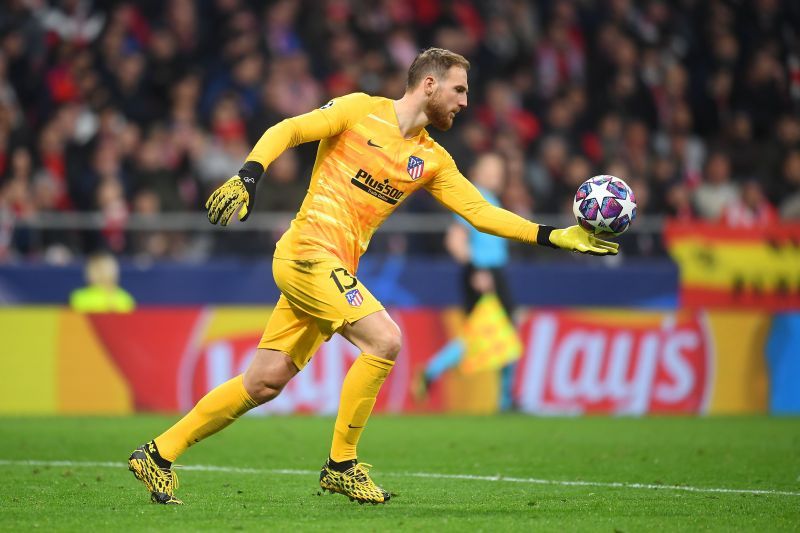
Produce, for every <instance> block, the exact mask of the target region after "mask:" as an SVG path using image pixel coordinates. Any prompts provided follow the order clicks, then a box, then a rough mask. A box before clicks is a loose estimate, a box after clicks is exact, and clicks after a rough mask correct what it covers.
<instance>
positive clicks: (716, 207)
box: [693, 152, 739, 221]
mask: <svg viewBox="0 0 800 533" xmlns="http://www.w3.org/2000/svg"><path fill="white" fill-rule="evenodd" d="M693 195H694V203H695V206H696V208H697V212H698V214H699V215H700V216H701V217H702V218H703V219H705V220H709V221H716V220H719V219H720V217H721V216H722V211H723V209H725V206H726V205H728V204H731V203H733V202H735V201H736V200H737V199H738V198H739V188H738V187H737V186H736V184H735V183H733V182H732V180H731V163H730V159H729V158H728V155H727V154H726V153H724V152H713V153H712V154H711V155H710V156H709V158H708V161H707V162H706V168H705V175H704V176H703V181H702V183H700V185H699V186H698V187H697V188H696V189H695V190H694V193H693Z"/></svg>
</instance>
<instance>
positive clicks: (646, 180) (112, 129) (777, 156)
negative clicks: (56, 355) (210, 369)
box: [0, 0, 800, 261]
mask: <svg viewBox="0 0 800 533" xmlns="http://www.w3.org/2000/svg"><path fill="white" fill-rule="evenodd" d="M428 46H440V47H444V48H448V49H450V50H453V51H456V52H459V53H461V54H463V55H465V56H466V57H467V58H468V59H469V60H470V61H471V62H472V69H471V72H470V106H469V108H468V110H467V111H466V112H465V113H463V114H461V115H460V116H459V117H458V119H457V120H456V123H455V126H454V127H453V129H452V130H450V131H448V132H444V133H439V132H436V131H431V133H432V135H433V136H434V137H435V138H436V139H437V140H439V141H440V142H441V143H442V144H443V145H444V146H445V147H446V148H447V149H448V150H449V151H450V152H451V154H452V155H453V157H454V158H455V160H456V162H457V163H458V164H459V166H460V167H461V168H462V170H463V171H464V172H465V173H466V172H467V170H468V169H469V167H470V165H471V163H472V161H473V160H474V158H475V156H476V154H480V153H482V152H486V151H490V150H492V151H496V152H499V153H500V154H502V155H503V157H504V158H505V160H506V163H507V184H506V187H505V194H504V195H503V198H502V200H503V202H504V205H505V206H506V207H507V208H509V209H511V210H513V211H515V212H517V213H519V214H521V215H523V216H526V217H530V218H533V219H536V216H537V215H541V214H552V213H568V212H571V202H572V196H573V194H574V191H575V190H576V188H577V185H578V184H580V183H581V182H582V181H583V180H585V179H586V178H587V177H590V176H592V175H595V174H613V175H616V176H620V177H623V178H624V179H626V180H627V181H628V183H629V184H630V185H631V186H632V187H633V189H634V191H635V192H636V195H637V200H638V203H639V213H640V216H641V215H645V216H646V215H658V216H669V217H678V218H681V219H685V220H694V219H705V220H711V221H720V222H722V223H725V224H730V225H736V226H754V225H760V224H769V223H772V222H773V221H775V220H777V219H779V218H800V118H798V117H800V2H795V1H793V0H783V1H782V0H740V1H723V0H707V1H706V0H703V1H701V0H670V1H668V0H642V1H633V0H550V1H540V2H533V1H523V0H491V1H490V0H486V1H482V0H274V1H246V0H200V1H191V0H163V1H162V0H145V1H136V2H133V1H99V0H98V1H92V0H51V1H45V0H6V1H5V2H3V5H2V7H0V261H1V260H9V259H13V258H16V257H26V256H31V255H35V254H38V253H41V252H42V249H43V247H47V246H51V245H52V246H59V245H60V246H62V247H66V248H67V249H69V250H71V251H72V252H73V253H75V252H78V253H80V252H87V251H89V250H88V249H89V248H96V247H105V248H109V249H111V250H112V251H115V252H118V253H143V254H147V255H149V256H152V257H180V256H181V254H185V253H188V252H187V247H188V245H187V239H186V238H185V237H181V236H180V235H159V234H155V233H152V234H149V235H142V236H138V237H136V236H134V237H132V236H131V235H130V234H129V233H128V232H126V231H125V229H124V228H125V221H126V220H127V219H128V217H129V216H130V215H131V214H132V213H136V214H142V215H149V214H154V213H160V212H189V211H200V210H202V208H203V203H204V201H205V199H206V197H207V196H208V194H209V193H210V191H211V190H213V188H215V187H216V186H217V185H218V184H219V183H221V182H222V181H223V180H225V179H226V178H227V177H229V176H230V175H232V174H234V173H235V172H236V171H237V170H238V169H239V167H240V165H241V163H242V162H243V161H244V158H245V157H246V155H247V153H248V152H249V150H250V148H251V146H252V145H253V144H254V143H255V142H256V141H257V140H258V138H259V137H260V136H261V134H262V133H263V131H264V130H265V129H267V128H268V127H269V126H271V125H272V124H275V123H276V122H278V121H280V120H281V119H282V118H284V117H288V116H293V115H297V114H300V113H304V112H306V111H309V110H311V109H313V108H315V107H318V106H320V105H321V104H323V103H324V102H326V101H327V100H328V99H329V98H331V97H335V96H338V95H342V94H346V93H350V92H353V91H364V92H367V93H370V94H376V95H384V96H387V97H391V98H398V97H399V96H401V95H402V93H403V91H404V88H405V74H406V69H407V67H408V66H409V64H410V63H411V61H412V60H413V58H414V57H415V55H416V54H417V53H418V52H419V51H420V50H421V49H423V48H426V47H428ZM314 154H315V146H303V147H300V148H298V149H295V150H291V151H288V152H287V153H285V154H284V155H283V156H282V157H281V158H279V159H278V160H277V161H276V162H275V163H274V164H273V165H272V166H271V167H270V168H269V170H268V174H267V176H266V178H265V179H264V180H262V183H260V185H259V196H258V205H257V209H258V210H268V211H273V212H274V211H294V210H296V209H297V207H298V206H299V204H300V201H301V200H302V197H303V195H304V192H305V190H306V187H307V185H308V179H309V173H310V167H311V165H312V164H313V160H314ZM407 204H408V205H406V206H404V209H406V210H408V211H410V212H418V211H422V212H425V211H431V210H437V209H439V207H438V206H436V205H435V202H434V201H432V199H431V198H429V197H427V195H424V193H420V194H418V195H415V196H414V197H412V198H411V199H410V200H409V201H408V202H407ZM73 211H80V212H95V211H96V212H100V213H101V216H102V220H104V221H105V222H104V229H103V230H102V231H100V232H97V233H96V234H94V235H93V236H92V237H91V238H88V239H87V238H86V237H85V236H84V237H79V238H78V237H75V236H74V235H73V236H71V237H65V236H64V235H66V234H65V233H63V232H55V233H52V234H51V236H50V237H46V236H45V237H44V241H43V240H42V237H41V236H39V237H38V238H37V239H36V244H35V245H34V244H33V240H32V239H31V238H30V235H28V234H26V232H24V231H21V230H20V229H19V226H20V224H19V221H20V220H22V221H24V220H26V219H28V218H30V217H32V216H34V215H36V214H37V213H42V212H73Z"/></svg>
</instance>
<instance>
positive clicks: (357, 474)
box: [345, 463, 374, 485]
mask: <svg viewBox="0 0 800 533" xmlns="http://www.w3.org/2000/svg"><path fill="white" fill-rule="evenodd" d="M370 468H372V465H371V464H369V463H356V464H355V465H353V466H352V467H351V468H349V469H348V470H347V471H346V472H345V474H348V475H351V476H353V477H354V478H355V479H356V480H358V481H360V482H361V483H370V484H373V485H374V483H373V481H372V479H371V478H370V477H369V469H370Z"/></svg>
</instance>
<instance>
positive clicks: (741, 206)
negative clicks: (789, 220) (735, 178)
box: [721, 180, 778, 228]
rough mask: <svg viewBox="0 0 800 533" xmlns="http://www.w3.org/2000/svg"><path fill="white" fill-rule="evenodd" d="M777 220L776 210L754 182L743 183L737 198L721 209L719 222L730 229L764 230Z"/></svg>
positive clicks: (757, 183)
mask: <svg viewBox="0 0 800 533" xmlns="http://www.w3.org/2000/svg"><path fill="white" fill-rule="evenodd" d="M777 220H778V212H777V210H776V209H775V208H774V207H773V206H772V204H770V203H769V201H768V200H767V197H766V196H765V195H764V190H763V189H762V187H761V184H760V183H759V182H757V181H756V180H747V181H745V182H744V184H742V187H741V189H740V194H739V197H738V198H736V199H735V200H734V201H732V202H730V203H728V204H726V205H725V206H724V207H723V209H722V218H721V221H722V223H723V224H725V225H726V226H728V227H731V228H765V227H768V226H770V225H771V224H774V223H775V222H777Z"/></svg>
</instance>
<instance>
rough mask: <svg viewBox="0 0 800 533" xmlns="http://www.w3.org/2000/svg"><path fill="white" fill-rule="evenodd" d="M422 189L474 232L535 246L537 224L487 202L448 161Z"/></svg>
mask: <svg viewBox="0 0 800 533" xmlns="http://www.w3.org/2000/svg"><path fill="white" fill-rule="evenodd" d="M425 188H426V189H427V190H428V192H430V193H431V195H433V197H434V198H436V200H437V201H438V202H439V203H441V204H442V205H443V206H445V207H446V208H448V209H450V210H451V211H453V212H455V213H456V214H458V215H460V216H462V217H463V218H464V219H465V220H466V221H467V222H469V223H470V224H472V226H474V227H475V229H477V230H478V231H482V232H484V233H490V234H492V235H497V236H498V237H505V238H507V239H514V240H516V241H521V242H525V243H528V244H536V236H537V235H538V233H539V225H538V224H536V223H534V222H531V221H529V220H525V219H524V218H522V217H521V216H519V215H516V214H514V213H512V212H511V211H507V210H505V209H502V208H500V207H495V206H493V205H492V204H490V203H489V202H487V201H486V200H485V199H484V197H483V196H482V195H481V193H480V192H479V191H478V189H476V188H475V186H474V185H472V183H470V182H469V180H468V179H467V178H465V177H464V176H463V175H462V174H461V173H460V172H459V171H458V169H457V168H456V166H455V163H454V162H453V160H452V158H449V157H448V164H446V165H445V167H444V168H443V169H442V170H440V171H439V172H438V173H437V175H436V176H435V177H434V178H433V179H431V181H429V182H428V183H427V184H426V185H425Z"/></svg>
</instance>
